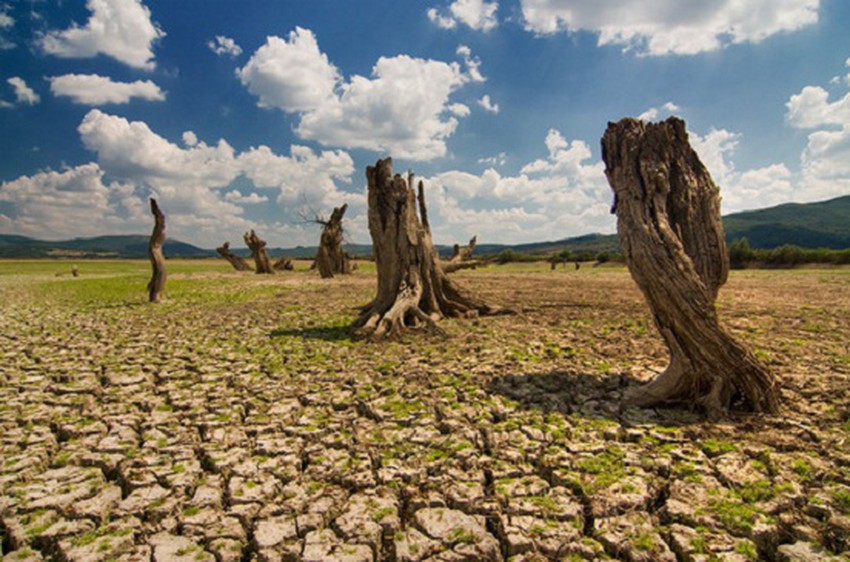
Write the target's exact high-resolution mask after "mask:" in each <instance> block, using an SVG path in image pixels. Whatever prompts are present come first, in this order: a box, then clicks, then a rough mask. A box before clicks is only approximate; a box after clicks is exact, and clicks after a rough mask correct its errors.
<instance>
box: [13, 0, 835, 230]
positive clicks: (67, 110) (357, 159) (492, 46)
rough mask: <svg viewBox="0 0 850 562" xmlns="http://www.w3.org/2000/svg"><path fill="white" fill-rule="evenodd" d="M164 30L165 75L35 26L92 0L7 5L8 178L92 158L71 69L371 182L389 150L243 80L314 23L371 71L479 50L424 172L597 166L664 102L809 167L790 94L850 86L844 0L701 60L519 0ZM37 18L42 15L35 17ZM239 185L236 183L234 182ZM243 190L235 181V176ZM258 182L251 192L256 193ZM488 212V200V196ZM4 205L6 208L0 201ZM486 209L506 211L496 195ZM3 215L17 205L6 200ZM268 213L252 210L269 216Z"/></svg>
mask: <svg viewBox="0 0 850 562" xmlns="http://www.w3.org/2000/svg"><path fill="white" fill-rule="evenodd" d="M144 4H145V5H146V6H147V7H148V8H149V9H150V11H151V14H152V20H153V21H155V22H156V23H157V24H158V25H159V26H160V27H161V29H162V30H163V31H164V32H165V33H166V36H165V37H164V38H163V39H162V40H160V41H159V42H157V43H155V45H154V47H153V52H154V54H155V62H156V68H155V69H153V70H152V71H144V70H139V69H134V68H131V67H130V66H128V65H125V64H123V63H121V62H119V61H117V60H114V59H111V58H109V57H107V56H104V55H98V56H96V57H94V58H59V57H55V56H50V55H47V54H45V53H43V52H42V51H41V50H40V49H39V48H38V46H37V45H36V39H37V37H38V36H39V34H40V33H44V32H46V31H48V30H57V29H66V28H67V27H69V25H71V23H72V22H76V23H78V24H80V25H83V24H85V22H86V21H87V19H88V17H89V16H90V12H89V10H88V9H87V8H86V6H85V3H84V2H83V1H82V0H62V1H61V2H58V1H56V0H43V1H24V0H13V1H12V2H11V3H10V4H8V10H7V13H8V14H9V15H10V16H12V17H13V18H14V19H15V25H14V26H13V27H12V28H11V29H8V30H6V32H5V37H6V38H7V39H9V40H11V41H12V42H14V43H15V44H16V46H15V48H11V49H6V50H2V51H0V99H2V100H5V101H7V102H14V93H13V91H12V88H11V86H9V85H8V84H7V83H6V80H7V79H8V78H10V77H12V76H17V77H20V78H22V79H24V81H25V82H26V83H27V85H28V86H29V87H30V88H32V89H33V90H34V91H35V92H36V93H37V94H38V95H39V96H40V98H41V99H40V102H39V103H37V104H34V105H16V106H15V107H13V108H0V131H2V134H0V182H8V181H12V180H15V179H16V178H18V177H20V176H32V175H33V174H36V173H37V172H39V171H42V170H46V169H53V170H61V169H63V167H64V166H69V167H73V166H77V165H81V164H85V163H87V162H92V161H96V160H97V155H96V154H93V153H92V152H91V151H89V150H87V149H86V148H85V147H84V146H83V144H82V142H81V141H80V135H79V133H78V132H77V127H78V126H79V125H80V122H81V121H82V119H83V117H84V116H85V115H86V114H87V113H88V112H89V111H90V110H91V109H92V107H91V106H88V105H80V104H75V103H72V102H71V101H70V100H69V99H68V98H65V97H54V96H53V95H51V93H50V87H49V86H50V85H49V82H48V81H47V79H46V78H47V77H50V76H58V75H63V74H69V73H77V74H99V75H102V76H108V77H110V78H111V79H112V80H114V81H122V82H133V81H135V80H152V81H153V82H155V83H156V84H157V85H158V86H159V87H160V88H161V89H162V90H163V91H164V92H165V93H166V100H165V101H162V102H155V101H144V100H138V99H134V100H131V101H130V102H129V103H126V104H120V105H118V104H108V105H104V106H101V107H100V109H101V110H102V111H104V112H106V113H109V114H111V115H117V116H121V117H123V118H126V119H128V120H130V121H143V122H145V123H147V125H148V126H149V127H150V129H151V130H152V131H154V132H155V133H156V134H158V135H160V136H162V137H164V138H165V139H167V140H169V141H170V142H172V143H175V144H178V145H180V144H181V140H180V139H181V135H182V134H183V132H184V131H187V130H191V131H193V132H194V133H195V134H196V135H197V137H198V138H199V139H201V140H202V141H204V142H206V143H207V144H214V143H215V142H217V141H218V139H225V140H226V141H227V142H228V143H230V144H231V145H232V146H233V147H234V148H235V149H236V151H237V152H242V151H245V150H247V149H249V148H250V147H256V146H258V145H267V146H269V147H270V148H271V149H272V150H273V151H274V152H276V153H279V154H288V153H289V149H290V146H291V145H293V144H299V145H306V146H309V147H312V148H313V149H315V150H324V149H343V150H346V152H348V153H349V154H350V155H351V157H352V158H353V160H354V165H355V172H354V174H353V175H352V179H353V181H352V183H351V184H349V185H344V184H340V188H341V189H343V190H351V191H358V192H359V191H362V187H363V183H364V181H363V170H364V168H365V166H366V165H367V164H369V163H372V162H374V160H375V159H376V158H378V157H380V156H382V154H379V153H377V152H375V151H371V150H365V149H359V148H347V147H339V146H323V145H322V144H320V143H318V142H316V141H312V140H304V139H301V138H298V136H297V135H296V134H295V132H294V129H295V127H296V125H297V123H298V115H296V114H287V113H285V112H283V111H282V110H280V109H267V108H260V107H258V106H257V98H256V97H255V96H254V95H252V94H251V93H250V92H249V91H248V90H247V89H246V87H245V86H243V84H241V83H240V81H239V79H238V78H237V77H236V75H235V70H236V69H237V68H239V67H241V66H244V65H245V64H246V63H247V61H248V60H249V59H250V57H251V56H252V54H253V53H254V52H255V51H256V50H257V49H258V48H259V47H261V46H262V45H263V44H264V43H265V42H266V37H267V36H271V35H276V36H280V37H286V36H287V35H288V34H289V33H290V32H291V31H292V30H294V29H295V27H296V26H299V27H302V28H306V29H309V30H311V31H312V32H313V33H314V34H315V36H316V38H317V40H318V45H319V48H320V50H321V52H323V53H325V54H326V55H327V57H328V59H329V61H330V62H331V63H332V64H333V65H335V66H336V67H337V68H338V69H339V71H340V73H341V75H342V76H343V77H344V78H345V79H348V78H350V77H351V76H352V75H355V74H357V75H362V76H366V77H369V76H371V73H372V67H373V65H374V64H375V63H376V61H377V60H378V58H379V57H381V56H384V57H393V56H396V55H402V54H406V55H410V56H412V57H418V58H423V59H434V60H439V61H445V62H452V61H460V57H459V56H458V55H457V54H456V49H457V48H458V46H459V45H466V46H468V47H470V49H471V50H472V53H473V55H474V56H475V57H477V58H478V59H480V61H481V66H480V70H481V72H482V74H483V75H484V76H485V77H486V81H485V82H480V83H470V84H466V85H465V86H463V87H462V88H460V89H458V90H457V91H456V92H454V93H453V94H452V96H451V101H452V102H457V103H463V104H466V105H467V106H469V107H470V108H471V109H472V111H471V113H470V115H469V116H468V117H464V118H461V119H459V124H458V126H457V129H456V131H455V132H454V134H453V135H451V136H450V137H448V139H447V141H446V144H447V148H448V150H447V154H446V155H445V156H443V157H438V158H434V159H432V160H428V161H406V160H402V161H401V162H399V164H398V165H397V168H398V167H403V168H407V167H411V168H413V169H414V170H415V171H416V172H417V173H418V174H419V175H424V176H430V175H434V174H439V173H442V172H446V171H449V170H459V171H464V172H469V173H471V174H476V175H477V174H481V173H482V172H483V171H484V169H485V168H487V167H488V165H485V164H482V163H479V159H483V158H487V157H491V156H494V155H497V154H499V153H504V155H505V163H504V165H503V166H501V167H499V168H498V171H499V173H500V174H502V175H505V176H507V175H516V174H518V173H519V171H520V169H521V168H522V167H523V166H524V165H526V164H527V163H529V162H532V161H534V160H535V159H539V158H544V157H545V155H546V153H547V151H546V146H545V145H544V139H545V138H546V135H547V132H548V131H549V130H550V129H556V130H558V131H559V132H560V133H561V134H562V135H563V136H564V137H565V138H566V139H567V140H568V141H569V140H581V141H584V142H586V143H587V144H588V145H589V147H590V149H591V151H592V154H593V157H592V158H593V160H598V159H599V139H600V137H601V135H602V133H603V132H604V129H605V126H606V123H607V122H608V121H609V120H617V119H619V118H621V117H623V116H637V115H639V114H640V113H642V112H644V111H645V110H647V109H648V108H650V107H660V106H661V105H662V104H664V103H666V102H668V101H670V102H673V103H675V104H676V105H677V106H678V107H679V108H680V109H679V111H677V112H676V113H678V114H680V115H682V116H683V117H684V118H685V119H686V121H687V122H688V126H689V129H690V130H691V131H693V132H696V133H698V134H700V135H705V134H707V133H709V131H710V130H712V129H724V130H728V131H732V132H734V133H736V134H738V135H739V138H738V146H737V149H736V151H735V165H736V168H737V169H739V170H746V169H755V168H760V167H764V166H769V165H771V164H773V163H777V162H781V163H784V164H785V166H787V168H788V169H790V170H791V171H792V172H793V173H798V172H799V171H800V155H801V153H802V151H803V150H804V149H805V147H806V142H807V137H808V134H809V133H810V132H811V131H808V130H806V129H801V128H794V127H791V126H789V125H788V123H787V122H786V117H785V115H786V111H787V110H786V103H787V102H788V100H789V98H790V97H791V96H792V95H795V94H797V93H799V92H800V91H801V90H802V89H803V88H804V87H805V86H807V85H817V86H820V87H823V88H825V89H826V90H827V91H829V92H830V101H834V100H836V99H839V98H841V97H842V96H844V95H845V93H846V92H847V85H846V84H844V83H842V82H838V83H833V84H830V80H831V79H832V78H833V77H834V76H843V75H844V74H847V73H848V72H850V70H848V68H847V67H846V66H845V61H846V60H847V59H848V57H850V33H848V32H847V29H850V2H844V1H842V0H826V1H824V2H823V3H822V4H821V5H820V8H819V21H818V23H816V24H814V25H810V26H806V27H804V28H802V29H799V30H796V31H793V32H783V33H779V34H776V35H773V36H771V37H768V38H766V39H765V40H764V41H761V42H759V43H742V44H736V45H730V46H727V47H725V48H722V49H719V50H715V51H710V52H705V53H700V54H696V55H687V56H683V55H668V56H640V55H638V54H636V53H634V52H624V51H623V48H622V46H621V45H607V46H598V45H597V35H596V33H594V32H592V31H577V32H572V33H557V34H554V35H547V36H540V35H538V34H535V33H532V32H529V31H527V30H525V29H524V28H523V24H522V13H521V9H520V6H519V4H518V3H517V2H506V1H503V2H501V3H500V6H499V11H498V17H499V20H500V24H499V26H498V28H496V29H494V30H490V31H487V32H482V31H479V30H473V29H470V28H469V27H466V26H462V25H461V26H458V27H457V28H455V29H441V28H439V27H438V26H437V25H435V24H434V22H432V21H430V20H429V18H428V17H427V15H426V10H427V8H428V7H431V6H436V7H438V8H440V9H445V7H446V6H447V5H448V4H449V2H448V1H441V2H420V1H399V0H369V1H343V0H310V1H259V0H241V1H238V2H237V1H225V0H180V1H175V0H144ZM31 11H32V12H35V13H37V14H38V16H37V17H33V16H31V15H30V12H31ZM216 35H225V36H227V37H230V38H232V39H234V40H235V41H236V43H238V44H239V45H240V46H241V47H242V49H243V50H244V52H243V53H242V54H241V55H239V56H238V57H235V58H231V57H228V56H216V55H215V54H214V53H213V52H212V51H211V50H210V49H209V48H208V47H207V42H208V41H209V40H211V39H212V38H213V37H214V36H216ZM484 94H487V95H489V96H490V97H491V98H492V100H493V101H494V102H496V103H498V104H499V106H500V111H499V113H498V114H493V113H489V112H486V111H482V110H480V109H479V108H477V107H476V100H477V99H479V98H481V96H482V95H484ZM240 181H241V180H240ZM235 185H236V186H239V185H241V184H240V183H239V182H237V183H236V184H235ZM249 190H250V188H247V189H246V192H247V191H249ZM478 204H479V205H482V206H487V205H488V203H487V202H483V201H482V202H479V203H478ZM0 205H2V203H0ZM492 206H498V205H497V204H495V203H494V204H493V205H492ZM3 208H5V209H7V210H8V209H9V205H8V204H7V205H6V206H5V207H0V212H2V209H3ZM273 214H274V211H273V210H267V211H265V212H261V213H260V214H259V215H258V216H261V217H270V216H272V215H273Z"/></svg>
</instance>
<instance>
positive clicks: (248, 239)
mask: <svg viewBox="0 0 850 562" xmlns="http://www.w3.org/2000/svg"><path fill="white" fill-rule="evenodd" d="M243 238H244V239H245V245H246V246H248V249H250V250H251V257H252V258H254V264H256V267H255V268H254V270H255V271H256V272H257V273H274V269H273V268H272V262H271V260H269V254H268V252H266V241H265V240H262V239H261V238H260V237H259V236H257V234H256V233H255V232H254V231H253V230H251V232H246V233H245V235H244V236H243Z"/></svg>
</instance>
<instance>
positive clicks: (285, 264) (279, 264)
mask: <svg viewBox="0 0 850 562" xmlns="http://www.w3.org/2000/svg"><path fill="white" fill-rule="evenodd" d="M272 268H274V270H275V271H292V270H294V269H295V266H294V265H293V264H292V260H291V259H289V258H280V259H279V260H277V261H276V262H274V263H273V264H272Z"/></svg>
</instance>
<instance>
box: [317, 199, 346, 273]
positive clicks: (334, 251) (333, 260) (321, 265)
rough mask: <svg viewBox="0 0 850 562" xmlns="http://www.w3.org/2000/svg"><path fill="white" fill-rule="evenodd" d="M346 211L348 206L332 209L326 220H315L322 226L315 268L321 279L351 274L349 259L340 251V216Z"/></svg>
mask: <svg viewBox="0 0 850 562" xmlns="http://www.w3.org/2000/svg"><path fill="white" fill-rule="evenodd" d="M346 209H348V204H345V205H343V206H342V207H336V208H334V210H333V212H332V213H331V217H330V218H329V219H328V220H322V219H320V218H316V222H317V223H319V224H321V225H322V236H321V238H320V239H319V251H318V252H317V253H316V262H315V263H316V267H317V268H318V270H319V274H320V275H321V276H322V279H327V278H329V277H333V276H334V275H336V274H348V273H351V265H350V263H349V257H348V255H347V254H346V253H345V251H344V250H343V249H342V243H343V238H344V237H343V231H342V216H343V215H344V214H345V211H346Z"/></svg>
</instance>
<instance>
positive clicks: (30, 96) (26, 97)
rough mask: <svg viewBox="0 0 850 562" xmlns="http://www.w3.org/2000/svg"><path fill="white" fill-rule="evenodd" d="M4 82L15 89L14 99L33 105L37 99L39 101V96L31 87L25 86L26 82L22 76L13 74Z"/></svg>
mask: <svg viewBox="0 0 850 562" xmlns="http://www.w3.org/2000/svg"><path fill="white" fill-rule="evenodd" d="M6 82H7V83H8V84H9V85H10V86H12V88H13V89H14V90H15V100H16V101H17V102H18V103H21V104H26V105H35V104H37V103H38V102H39V101H41V97H39V95H38V94H37V93H35V91H33V89H32V88H30V87H29V86H27V83H26V82H25V81H24V79H23V78H21V77H19V76H13V77H11V78H9V79H8V80H6Z"/></svg>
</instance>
